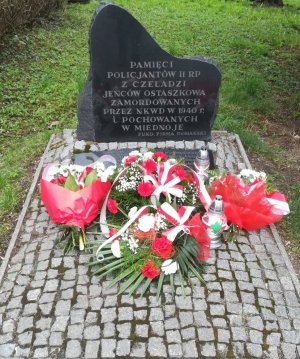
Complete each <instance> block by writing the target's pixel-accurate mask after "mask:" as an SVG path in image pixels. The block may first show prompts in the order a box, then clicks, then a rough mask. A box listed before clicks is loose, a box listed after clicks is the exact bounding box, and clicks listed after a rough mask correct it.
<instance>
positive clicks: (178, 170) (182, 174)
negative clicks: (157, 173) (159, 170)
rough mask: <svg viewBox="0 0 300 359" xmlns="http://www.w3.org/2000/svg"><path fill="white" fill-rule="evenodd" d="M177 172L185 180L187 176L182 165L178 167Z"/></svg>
mask: <svg viewBox="0 0 300 359" xmlns="http://www.w3.org/2000/svg"><path fill="white" fill-rule="evenodd" d="M175 174H176V176H178V177H179V178H180V180H181V181H183V180H185V178H186V172H185V170H184V169H183V168H182V167H179V166H178V167H176V170H175Z"/></svg>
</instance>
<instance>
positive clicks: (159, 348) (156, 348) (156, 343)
mask: <svg viewBox="0 0 300 359" xmlns="http://www.w3.org/2000/svg"><path fill="white" fill-rule="evenodd" d="M148 352H149V355H150V356H151V357H160V358H161V357H163V358H165V357H167V350H166V346H165V344H164V342H163V339H162V338H157V337H150V338H149V340H148Z"/></svg>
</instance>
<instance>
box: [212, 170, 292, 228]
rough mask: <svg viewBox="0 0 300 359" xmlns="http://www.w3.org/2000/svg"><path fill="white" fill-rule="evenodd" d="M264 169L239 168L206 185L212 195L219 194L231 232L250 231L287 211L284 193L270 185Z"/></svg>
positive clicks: (280, 216) (265, 224)
mask: <svg viewBox="0 0 300 359" xmlns="http://www.w3.org/2000/svg"><path fill="white" fill-rule="evenodd" d="M270 187H271V186H270V183H269V180H268V178H267V176H266V174H265V173H264V172H256V171H253V170H248V169H245V170H242V171H241V173H240V174H239V175H238V176H231V175H227V176H222V177H220V178H218V179H216V180H214V181H213V182H212V183H211V185H210V188H209V194H210V196H211V197H212V199H213V198H215V197H216V196H217V195H221V196H222V198H223V202H224V211H225V215H226V218H227V221H228V223H229V224H231V228H230V230H229V232H228V233H229V234H230V233H231V232H237V231H238V230H239V229H245V230H248V231H253V230H257V229H260V228H262V227H264V226H267V225H269V224H272V223H275V222H278V221H279V220H281V218H282V216H283V215H286V214H288V213H289V206H288V203H287V199H286V197H285V196H284V195H283V194H281V193H279V192H274V191H272V189H271V188H270Z"/></svg>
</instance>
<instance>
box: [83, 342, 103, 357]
mask: <svg viewBox="0 0 300 359" xmlns="http://www.w3.org/2000/svg"><path fill="white" fill-rule="evenodd" d="M99 344H100V343H99V341H96V340H87V342H86V346H85V352H84V357H85V358H87V359H92V358H98V352H99Z"/></svg>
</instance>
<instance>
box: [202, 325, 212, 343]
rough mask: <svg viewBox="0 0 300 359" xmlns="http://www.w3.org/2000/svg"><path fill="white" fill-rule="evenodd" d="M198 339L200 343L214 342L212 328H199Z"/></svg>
mask: <svg viewBox="0 0 300 359" xmlns="http://www.w3.org/2000/svg"><path fill="white" fill-rule="evenodd" d="M198 338H199V341H200V342H208V341H213V340H215V336H214V331H213V329H212V328H199V329H198Z"/></svg>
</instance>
